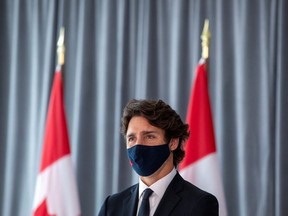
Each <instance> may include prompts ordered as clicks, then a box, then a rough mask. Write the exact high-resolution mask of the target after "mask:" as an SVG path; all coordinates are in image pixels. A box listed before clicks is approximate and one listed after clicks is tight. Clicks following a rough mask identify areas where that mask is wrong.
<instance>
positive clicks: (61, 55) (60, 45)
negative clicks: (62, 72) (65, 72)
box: [57, 27, 65, 67]
mask: <svg viewBox="0 0 288 216" xmlns="http://www.w3.org/2000/svg"><path fill="white" fill-rule="evenodd" d="M64 37H65V29H64V27H61V29H60V34H59V38H58V42H57V55H58V61H57V65H58V66H60V67H61V66H63V65H64V63H65V44H64Z"/></svg>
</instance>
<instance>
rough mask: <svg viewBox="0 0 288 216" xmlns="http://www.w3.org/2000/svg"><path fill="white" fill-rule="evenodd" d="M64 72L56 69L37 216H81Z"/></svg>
mask: <svg viewBox="0 0 288 216" xmlns="http://www.w3.org/2000/svg"><path fill="white" fill-rule="evenodd" d="M63 101H64V100H63V85H62V73H61V70H60V69H59V70H56V72H55V76H54V82H53V86H52V92H51V97H50V103H49V108H48V113H47V120H46V129H45V135H44V145H43V151H42V161H41V167H40V172H39V174H38V176H37V180H36V190H35V196H34V202H33V215H34V216H46V215H47V216H48V215H51V216H52V215H53V216H67V215H69V216H76V215H80V214H81V212H80V204H79V198H78V191H77V186H76V179H75V176H74V171H73V170H74V169H73V166H72V160H71V153H70V146H69V138H68V129H67V123H66V117H65V111H64V102H63Z"/></svg>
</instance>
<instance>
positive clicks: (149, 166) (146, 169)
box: [127, 144, 170, 176]
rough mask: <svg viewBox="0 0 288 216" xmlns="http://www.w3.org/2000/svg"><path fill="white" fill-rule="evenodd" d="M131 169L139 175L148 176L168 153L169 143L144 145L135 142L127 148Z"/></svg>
mask: <svg viewBox="0 0 288 216" xmlns="http://www.w3.org/2000/svg"><path fill="white" fill-rule="evenodd" d="M127 153H128V157H129V160H130V163H131V166H132V167H133V169H134V170H135V171H136V173H138V175H140V176H150V175H152V174H153V173H154V172H156V171H157V170H158V169H159V168H160V167H161V166H162V164H163V163H164V162H165V161H166V160H167V158H168V157H169V155H170V149H169V144H162V145H157V146H146V145H141V144H137V145H135V146H133V147H131V148H128V149H127Z"/></svg>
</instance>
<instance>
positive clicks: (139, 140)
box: [135, 136, 143, 144]
mask: <svg viewBox="0 0 288 216" xmlns="http://www.w3.org/2000/svg"><path fill="white" fill-rule="evenodd" d="M135 144H143V139H142V137H141V136H139V137H137V138H136V143H135Z"/></svg>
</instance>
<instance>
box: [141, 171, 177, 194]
mask: <svg viewBox="0 0 288 216" xmlns="http://www.w3.org/2000/svg"><path fill="white" fill-rule="evenodd" d="M176 173H177V172H176V169H175V168H173V169H172V170H171V172H170V173H168V174H167V175H166V176H164V177H163V178H161V179H159V180H158V181H156V182H155V183H153V184H152V185H151V186H150V187H149V188H150V189H152V190H153V192H154V193H155V194H156V195H157V196H158V197H160V199H161V198H162V197H163V195H164V193H165V191H166V189H167V187H168V185H169V184H170V182H171V181H172V179H173V178H174V177H175V175H176ZM146 188H148V186H147V185H146V184H145V183H144V182H142V180H141V179H140V178H139V198H140V197H141V195H142V193H143V191H144V190H145V189H146Z"/></svg>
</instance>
